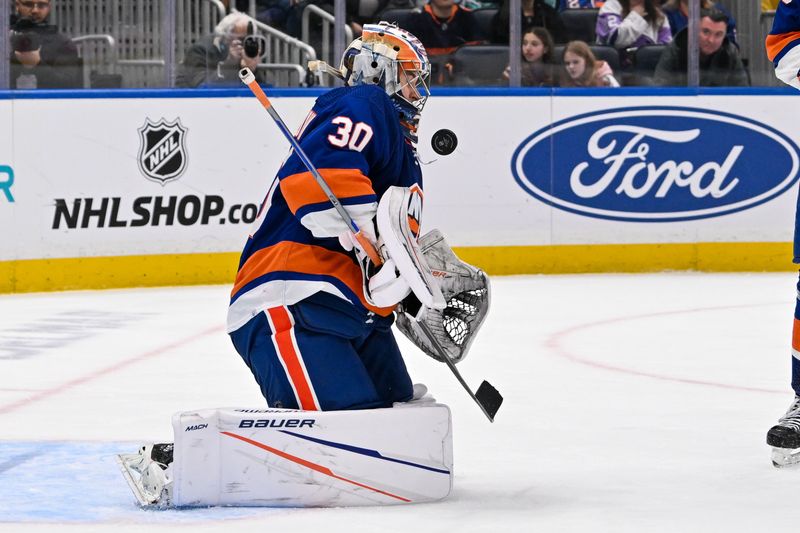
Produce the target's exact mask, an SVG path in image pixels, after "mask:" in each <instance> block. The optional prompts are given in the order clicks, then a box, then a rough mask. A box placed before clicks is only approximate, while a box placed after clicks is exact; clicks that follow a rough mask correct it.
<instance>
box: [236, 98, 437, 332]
mask: <svg viewBox="0 0 800 533" xmlns="http://www.w3.org/2000/svg"><path fill="white" fill-rule="evenodd" d="M401 128H402V126H401V125H400V122H399V120H398V115H397V110H396V108H395V107H394V104H393V103H392V101H391V100H390V98H389V97H388V96H387V95H386V93H385V92H384V90H383V89H381V88H379V87H377V86H374V85H359V86H356V87H342V88H338V89H333V90H331V91H329V92H327V93H325V94H324V95H322V96H320V97H319V98H318V99H317V101H316V103H315V105H314V107H313V108H312V110H311V112H310V113H309V115H308V117H307V118H306V121H305V123H304V124H303V126H302V127H301V129H300V131H299V132H298V134H297V138H298V140H299V142H300V146H301V147H302V148H303V150H304V151H305V153H306V155H308V157H309V159H310V160H311V161H312V163H314V166H315V167H316V168H317V170H319V173H320V174H321V175H322V177H323V178H324V179H325V181H326V182H327V184H328V186H329V187H330V188H331V189H332V190H333V193H334V195H336V197H337V198H339V200H340V201H341V203H342V205H343V206H344V207H345V209H347V211H348V213H349V214H350V216H351V217H352V218H353V219H354V220H355V221H356V223H358V224H359V225H360V226H363V225H364V224H366V223H371V221H372V218H373V217H374V216H375V213H376V211H377V205H378V201H379V200H380V198H381V196H382V195H383V194H384V193H385V192H386V190H387V189H388V188H389V187H391V186H401V187H412V186H414V185H417V187H415V190H417V191H419V194H420V195H421V189H422V173H421V171H420V168H419V162H418V161H417V158H416V153H415V150H414V148H413V146H412V145H411V144H410V143H409V142H408V141H407V140H406V138H405V136H404V135H403V131H402V129H401ZM347 229H348V228H347V226H346V225H345V223H344V222H343V221H342V220H341V219H340V217H339V215H338V213H337V212H336V210H335V209H334V208H333V205H332V204H331V203H330V202H329V201H328V198H327V197H326V196H325V193H324V192H323V191H322V189H321V188H320V187H319V185H317V183H316V181H315V180H314V177H313V176H312V174H311V173H310V172H309V171H308V169H307V168H305V166H304V165H303V163H302V161H301V160H300V158H299V157H297V155H296V154H295V153H294V151H292V153H291V154H290V155H289V157H288V158H287V160H286V161H285V162H284V164H283V166H282V167H281V168H280V170H279V171H278V174H277V176H276V177H275V180H274V181H273V182H272V185H271V187H270V189H269V191H268V192H267V195H266V197H265V199H264V201H263V203H262V205H261V208H260V211H259V215H258V218H257V219H256V221H255V223H254V231H253V233H252V235H251V236H250V238H249V239H248V240H247V243H246V245H245V247H244V251H243V252H242V255H241V259H240V261H239V270H238V273H237V275H236V281H235V283H234V287H233V290H232V292H231V300H230V307H229V309H228V332H231V331H235V330H237V329H238V328H240V327H241V326H243V325H244V324H245V323H246V322H247V321H248V320H250V319H251V318H252V317H254V316H256V315H257V314H258V313H259V312H261V311H263V310H264V309H267V308H271V307H275V306H280V305H292V304H294V303H297V302H299V301H300V300H303V299H305V298H308V297H309V296H311V295H313V294H315V293H318V292H320V291H322V292H326V293H329V294H333V295H335V296H337V297H339V298H340V299H341V301H342V302H343V305H345V306H356V307H358V308H359V310H360V311H361V312H366V311H371V312H374V313H376V314H379V315H381V316H388V315H390V314H391V313H392V310H393V308H377V307H374V306H371V305H370V304H368V303H367V301H366V299H365V298H364V293H363V288H362V274H361V268H360V267H359V266H358V263H357V262H356V260H355V258H354V257H353V255H352V254H350V253H348V252H346V251H345V250H344V249H343V248H342V247H341V245H340V244H339V240H338V238H337V237H338V236H339V235H340V234H342V233H344V232H346V231H347ZM365 310H366V311H365Z"/></svg>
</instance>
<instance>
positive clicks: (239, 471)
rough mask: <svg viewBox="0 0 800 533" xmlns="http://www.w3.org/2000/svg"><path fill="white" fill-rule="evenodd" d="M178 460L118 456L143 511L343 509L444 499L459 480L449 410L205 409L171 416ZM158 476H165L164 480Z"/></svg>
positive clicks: (414, 405) (424, 406) (416, 406)
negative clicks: (164, 461)
mask: <svg viewBox="0 0 800 533" xmlns="http://www.w3.org/2000/svg"><path fill="white" fill-rule="evenodd" d="M172 426H173V430H174V434H175V447H174V456H173V460H172V462H171V463H170V464H168V465H167V464H164V465H157V464H156V463H154V462H153V461H151V460H150V457H149V453H150V451H149V450H150V448H148V447H144V451H145V453H147V454H148V455H147V456H146V457H143V456H142V455H141V454H130V455H121V456H119V462H120V464H121V466H122V470H123V474H124V475H125V477H126V479H127V481H128V483H129V485H130V486H131V489H132V490H133V492H134V494H135V495H136V497H137V500H138V501H139V503H140V505H142V506H143V507H159V508H166V507H198V506H203V507H205V506H219V505H224V506H268V507H341V506H368V505H396V504H404V503H420V502H431V501H437V500H441V499H443V498H445V497H447V495H448V494H449V493H450V490H451V487H452V482H453V473H452V472H453V440H452V429H451V419H450V409H449V408H448V407H447V406H445V405H440V404H436V403H434V402H433V401H432V399H431V400H430V401H424V400H423V401H418V402H410V403H407V404H396V406H395V407H394V408H388V409H369V410H355V411H327V412H322V411H295V410H287V409H208V410H202V411H190V412H184V413H178V414H176V415H174V416H173V419H172ZM159 476H160V478H159Z"/></svg>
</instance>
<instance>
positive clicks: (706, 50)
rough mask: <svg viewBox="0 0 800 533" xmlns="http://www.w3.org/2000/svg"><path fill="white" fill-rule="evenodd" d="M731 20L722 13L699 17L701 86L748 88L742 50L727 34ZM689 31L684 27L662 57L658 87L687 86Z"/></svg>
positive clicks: (714, 12)
mask: <svg viewBox="0 0 800 533" xmlns="http://www.w3.org/2000/svg"><path fill="white" fill-rule="evenodd" d="M727 21H728V18H727V16H726V15H725V13H723V12H721V11H715V10H712V11H703V12H702V14H701V18H700V35H699V39H698V45H699V48H700V85H701V86H703V87H731V86H733V87H741V86H745V85H749V81H748V76H747V71H746V70H745V68H744V64H743V63H742V60H741V58H740V57H739V49H738V48H736V47H735V46H734V45H733V44H731V42H730V41H728V38H727V37H726V35H727ZM688 40H689V39H688V28H684V30H683V31H681V32H680V33H679V34H678V35H676V36H675V40H674V41H673V42H672V43H671V44H670V45H669V46H668V47H667V48H666V49H665V50H664V52H663V53H662V54H661V59H659V61H658V65H657V66H656V72H655V76H654V78H655V83H656V85H686V80H687V65H688V52H687V49H688V44H687V41H688Z"/></svg>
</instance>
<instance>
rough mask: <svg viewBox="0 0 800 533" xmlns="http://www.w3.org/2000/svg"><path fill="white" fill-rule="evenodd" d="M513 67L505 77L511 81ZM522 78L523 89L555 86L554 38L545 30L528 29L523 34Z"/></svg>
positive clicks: (507, 69)
mask: <svg viewBox="0 0 800 533" xmlns="http://www.w3.org/2000/svg"><path fill="white" fill-rule="evenodd" d="M510 73H511V67H510V66H508V67H506V70H505V71H504V72H503V77H504V78H505V79H509V74H510ZM520 77H521V81H522V86H523V87H552V86H553V85H555V83H554V82H555V72H554V64H553V37H552V36H551V35H550V32H549V31H547V29H545V28H528V29H527V30H525V31H523V33H522V62H521V64H520Z"/></svg>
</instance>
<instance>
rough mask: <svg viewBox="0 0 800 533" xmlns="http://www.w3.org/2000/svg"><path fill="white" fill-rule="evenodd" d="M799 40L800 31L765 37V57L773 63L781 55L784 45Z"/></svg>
mask: <svg viewBox="0 0 800 533" xmlns="http://www.w3.org/2000/svg"><path fill="white" fill-rule="evenodd" d="M797 39H800V31H793V32H790V33H781V34H780V35H767V42H766V45H767V57H769V60H770V61H773V60H774V59H775V57H776V56H777V55H778V54H780V53H781V50H783V49H784V48H785V47H786V45H788V44H789V43H791V42H792V41H796V40H797Z"/></svg>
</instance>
